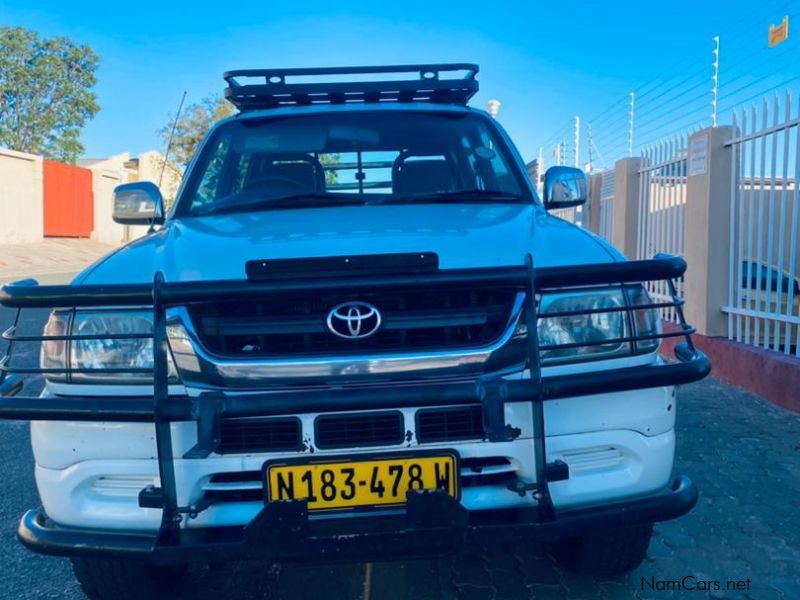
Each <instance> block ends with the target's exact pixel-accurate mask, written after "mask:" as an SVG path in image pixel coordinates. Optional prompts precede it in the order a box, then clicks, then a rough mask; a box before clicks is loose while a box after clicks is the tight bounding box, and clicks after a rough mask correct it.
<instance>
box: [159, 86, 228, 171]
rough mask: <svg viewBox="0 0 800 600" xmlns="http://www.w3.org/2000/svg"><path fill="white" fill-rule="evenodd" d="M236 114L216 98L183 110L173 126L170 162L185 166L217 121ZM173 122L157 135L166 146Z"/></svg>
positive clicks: (209, 98) (225, 102)
mask: <svg viewBox="0 0 800 600" xmlns="http://www.w3.org/2000/svg"><path fill="white" fill-rule="evenodd" d="M235 112H236V109H235V108H234V106H233V105H232V104H231V103H230V102H228V101H227V100H225V99H224V98H220V97H218V96H208V97H206V98H203V99H202V100H201V101H200V102H198V103H196V104H192V105H190V106H187V107H186V108H185V109H183V112H182V113H181V115H180V116H179V117H178V122H177V124H176V125H175V135H174V136H173V138H172V147H171V148H170V151H169V154H170V157H171V161H174V162H175V163H177V164H180V165H183V166H185V165H187V164H189V161H190V160H192V156H194V151H195V150H197V146H198V145H199V144H200V142H201V141H202V139H203V136H205V134H206V133H207V132H208V130H209V129H211V126H212V125H213V124H214V123H216V122H217V121H219V120H221V119H224V118H226V117H230V116H232V115H233V114H234V113H235ZM172 125H173V120H172V119H170V120H169V122H168V123H167V124H166V125H164V126H163V127H162V128H161V129H160V130H159V131H158V133H159V135H160V136H161V137H162V138H163V139H164V144H165V145H166V143H167V141H168V140H169V134H170V132H171V131H172Z"/></svg>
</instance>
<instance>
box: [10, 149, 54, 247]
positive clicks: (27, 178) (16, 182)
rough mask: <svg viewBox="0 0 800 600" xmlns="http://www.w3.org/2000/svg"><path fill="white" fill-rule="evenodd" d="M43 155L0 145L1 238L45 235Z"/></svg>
mask: <svg viewBox="0 0 800 600" xmlns="http://www.w3.org/2000/svg"><path fill="white" fill-rule="evenodd" d="M42 164H43V163H42V157H41V156H36V155H34V154H25V153H23V152H15V151H13V150H6V149H5V148H0V242H5V243H20V242H37V241H39V240H41V239H42V238H43V237H44V213H43V210H44V184H43V169H42Z"/></svg>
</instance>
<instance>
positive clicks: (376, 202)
mask: <svg viewBox="0 0 800 600" xmlns="http://www.w3.org/2000/svg"><path fill="white" fill-rule="evenodd" d="M477 71H478V69H477V67H476V66H475V65H470V64H456V65H412V66H402V67H359V68H350V69H263V70H261V69H259V70H247V71H234V72H230V73H226V75H225V78H226V80H227V82H228V87H227V89H226V97H227V98H228V99H229V100H230V101H231V102H233V103H234V104H235V105H236V106H237V107H238V108H239V111H240V112H239V113H238V114H237V115H236V116H235V117H232V118H230V119H227V120H225V121H222V122H220V123H218V124H217V125H215V126H214V127H213V128H212V130H211V131H210V132H209V133H208V135H207V136H206V138H205V140H204V141H203V142H202V144H201V146H200V148H199V149H198V151H197V154H196V156H195V157H194V160H193V161H192V163H191V164H190V165H189V167H188V169H187V171H186V175H185V178H184V182H183V184H182V186H181V189H180V191H179V193H178V197H177V199H176V201H175V203H174V205H173V206H172V207H171V209H170V211H169V212H168V213H167V214H165V211H164V206H163V201H162V198H161V195H160V194H159V192H158V189H157V188H156V187H155V186H154V185H152V184H150V183H142V182H140V183H131V184H126V185H123V186H120V187H119V188H118V189H117V190H116V193H115V207H114V211H115V219H116V220H117V221H119V222H120V223H131V224H150V225H151V229H152V231H151V233H149V234H148V235H146V236H145V237H143V238H141V239H138V240H136V241H134V242H133V243H130V244H128V245H127V246H125V247H123V248H121V249H119V250H117V251H115V252H113V253H112V254H110V255H108V256H107V257H105V258H104V259H102V260H100V261H99V262H97V263H96V264H94V265H92V266H91V267H89V268H88V269H86V270H85V271H84V272H83V273H81V274H80V275H79V276H78V277H77V278H76V279H75V280H74V281H73V282H72V284H71V285H65V286H39V285H36V283H35V282H33V281H31V280H27V281H23V282H20V283H19V284H14V285H8V286H5V287H4V288H3V291H2V294H1V295H0V303H2V304H3V305H4V306H6V307H12V308H17V309H20V310H24V309H31V308H42V307H50V308H52V309H53V310H52V313H51V314H50V317H49V320H48V322H47V325H46V327H45V330H44V332H43V334H42V335H41V336H24V335H22V334H21V333H20V332H19V331H18V330H17V327H11V328H10V329H9V330H8V331H6V332H5V334H4V338H5V339H6V340H7V341H8V346H9V349H8V352H7V354H6V357H5V359H3V360H2V362H1V363H0V368H1V369H2V383H0V392H2V395H3V397H2V398H1V399H0V418H7V419H30V420H31V421H32V425H31V437H32V443H33V451H34V456H35V460H36V482H37V485H38V489H39V493H40V496H41V500H42V507H41V508H39V509H34V510H30V511H29V512H27V513H26V514H25V515H24V516H23V518H22V521H21V523H20V526H19V538H20V540H21V541H22V543H23V544H25V545H26V546H27V547H28V548H30V549H31V550H33V551H34V552H39V553H43V554H52V555H61V556H68V557H70V558H71V560H72V562H73V566H74V571H75V574H76V576H77V578H78V580H79V581H80V583H81V585H82V586H83V589H84V590H85V592H86V593H87V595H88V596H89V597H91V598H105V599H114V600H121V599H125V598H141V597H147V596H146V595H145V594H148V593H149V594H158V593H159V591H160V590H163V588H164V586H169V585H175V584H179V582H180V577H179V573H180V569H181V567H182V566H185V565H187V564H191V563H204V562H215V563H219V562H221V561H227V560H242V559H261V560H269V561H276V562H281V561H292V560H300V559H302V560H305V561H309V560H312V561H331V560H343V559H345V560H369V561H375V560H396V559H398V558H403V557H422V556H432V555H439V554H443V553H447V552H455V551H458V550H459V549H460V548H463V547H464V546H466V545H470V544H477V543H483V542H485V541H487V540H488V541H506V542H513V541H515V540H528V539H533V538H535V539H541V540H543V541H545V542H548V543H550V544H552V545H553V549H554V555H555V556H556V557H557V558H558V559H559V560H562V561H564V562H565V563H566V564H567V565H569V566H572V567H575V568H578V569H583V570H588V571H592V572H599V573H609V574H614V573H620V572H623V571H626V570H629V569H632V568H634V567H636V566H637V565H638V564H639V563H640V562H641V561H642V559H643V558H644V556H645V553H646V550H647V546H648V542H649V539H650V535H651V531H652V524H653V523H654V522H656V521H659V520H665V519H672V518H675V517H678V516H680V515H682V514H684V513H686V512H687V511H689V510H690V509H691V508H692V506H693V505H694V503H695V502H696V500H697V491H696V489H695V487H694V485H693V484H692V482H691V481H690V480H689V479H688V478H687V477H685V476H680V477H675V476H674V475H673V473H672V467H673V457H674V453H675V431H674V424H675V412H676V405H675V392H674V386H675V385H677V384H680V383H687V382H691V381H696V380H698V379H701V378H702V377H704V376H705V375H706V374H707V373H708V371H709V368H710V366H709V362H708V360H707V359H706V357H705V356H704V355H703V354H702V353H701V352H699V351H697V350H696V349H695V348H694V347H693V345H692V342H691V338H690V334H691V333H692V329H691V328H690V327H689V326H688V325H686V323H685V322H684V321H683V317H682V312H681V303H682V301H681V300H680V298H678V297H677V296H675V293H674V287H673V286H672V281H673V280H674V279H676V278H679V277H681V276H682V274H683V272H684V270H685V268H686V265H685V263H684V261H683V260H682V259H680V258H678V257H674V256H666V255H660V256H656V257H654V258H653V259H652V260H643V261H626V260H625V259H624V257H623V256H622V255H621V254H620V253H619V252H618V251H616V250H615V249H614V248H613V247H611V246H610V245H609V244H608V243H606V242H605V241H603V240H602V239H600V238H598V237H597V236H595V235H593V234H591V233H589V232H587V231H586V230H584V229H581V228H579V227H576V226H574V225H572V224H569V223H567V222H565V221H563V220H561V219H559V218H557V217H554V216H551V215H549V214H548V210H550V209H553V208H563V207H567V206H575V205H578V204H581V203H583V202H584V201H585V200H586V189H587V184H586V178H585V176H584V174H583V173H582V172H581V171H580V170H578V169H573V168H569V167H552V168H551V169H549V170H548V171H547V173H546V174H545V176H544V185H543V188H544V192H543V194H542V196H543V198H541V199H540V198H539V197H538V195H537V193H536V190H535V188H534V186H533V185H532V184H531V182H530V181H529V179H528V178H527V176H526V171H525V168H524V164H523V162H522V160H521V159H520V156H519V154H518V152H517V150H516V149H515V148H514V146H513V145H512V143H511V141H510V140H509V138H508V136H507V135H506V133H505V132H504V131H503V130H502V128H501V127H500V126H499V125H498V123H497V122H496V121H494V120H493V119H492V118H490V117H489V115H487V114H486V113H485V112H482V111H479V110H475V109H473V108H470V107H468V106H467V101H468V100H469V98H470V97H471V96H472V95H473V94H474V93H475V92H476V91H477V89H478V83H477V79H476V74H477ZM658 281H661V282H662V283H661V284H659V285H662V286H663V289H667V290H671V299H669V300H667V301H660V302H654V301H652V300H651V299H650V297H649V296H648V293H647V286H648V285H650V282H658ZM668 296H670V295H669V294H668ZM665 308H673V309H674V310H676V311H677V314H678V316H679V321H680V325H679V326H678V327H677V328H671V329H669V330H667V331H665V330H663V329H662V327H661V325H660V320H659V312H658V311H659V310H662V309H665ZM667 337H680V338H683V341H682V342H681V343H679V344H677V345H676V346H675V356H676V358H677V360H675V361H667V360H665V359H663V358H661V357H660V355H659V353H658V350H659V345H660V342H661V340H662V339H663V338H667ZM38 341H41V364H40V367H39V368H37V369H30V368H24V367H20V366H19V362H18V361H15V353H14V347H15V346H18V345H19V344H23V343H28V342H38ZM32 371H33V372H36V373H43V374H44V376H45V378H46V388H45V391H44V393H43V394H42V395H41V396H35V395H34V396H25V395H24V394H21V393H20V392H21V390H22V389H24V385H23V383H24V382H23V379H22V378H21V375H25V374H27V373H30V372H32Z"/></svg>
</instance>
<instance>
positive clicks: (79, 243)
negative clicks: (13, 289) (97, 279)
mask: <svg viewBox="0 0 800 600" xmlns="http://www.w3.org/2000/svg"><path fill="white" fill-rule="evenodd" d="M115 248H116V246H110V245H108V244H101V243H99V242H95V241H94V240H88V239H72V238H45V239H44V240H42V241H41V242H35V243H30V244H0V283H8V282H12V281H18V280H20V279H27V278H29V277H32V278H34V279H36V280H38V281H39V283H68V282H69V281H70V280H71V279H72V278H73V277H74V276H75V275H76V274H77V273H79V272H80V271H82V270H83V269H84V268H86V267H88V266H89V265H90V264H92V263H93V262H95V261H96V260H98V259H100V258H102V257H103V256H105V255H106V254H108V253H109V252H111V251H112V250H114V249H115Z"/></svg>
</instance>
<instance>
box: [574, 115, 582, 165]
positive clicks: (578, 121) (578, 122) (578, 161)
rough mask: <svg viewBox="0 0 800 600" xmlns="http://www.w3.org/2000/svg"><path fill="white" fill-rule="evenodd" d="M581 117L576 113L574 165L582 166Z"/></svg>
mask: <svg viewBox="0 0 800 600" xmlns="http://www.w3.org/2000/svg"><path fill="white" fill-rule="evenodd" d="M580 149H581V118H580V117H579V116H578V115H575V164H574V165H573V166H575V167H577V168H580V166H581V156H580Z"/></svg>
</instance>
